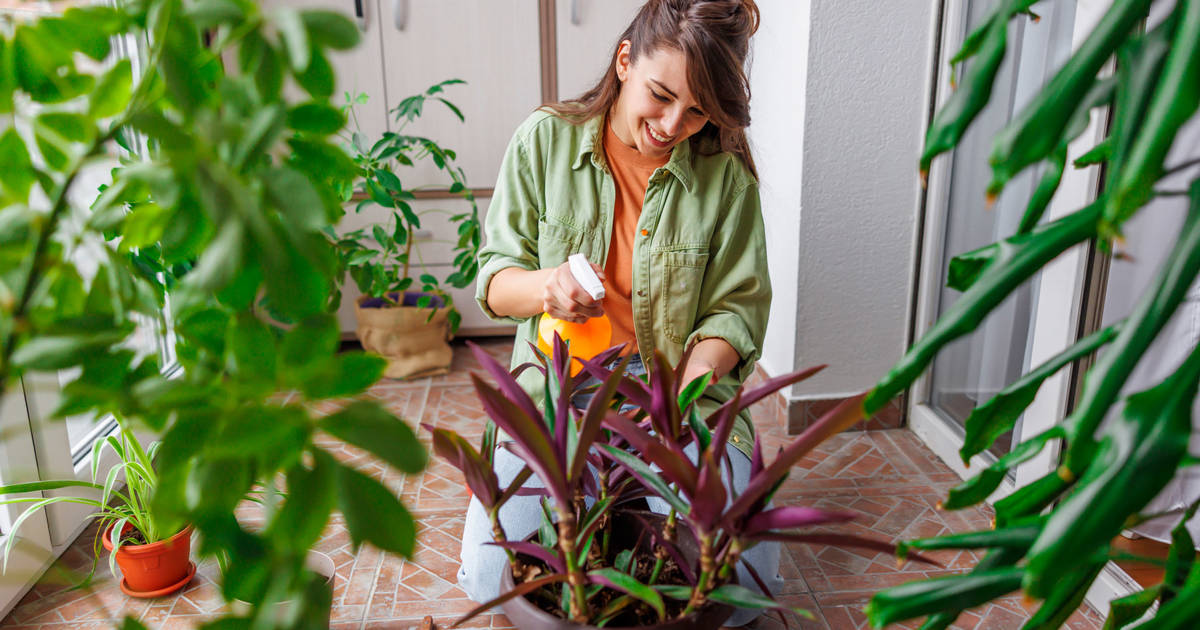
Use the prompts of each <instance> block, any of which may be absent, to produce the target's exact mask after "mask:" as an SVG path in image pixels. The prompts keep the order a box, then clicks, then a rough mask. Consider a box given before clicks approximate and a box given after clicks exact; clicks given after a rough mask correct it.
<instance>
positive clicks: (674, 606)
mask: <svg viewBox="0 0 1200 630" xmlns="http://www.w3.org/2000/svg"><path fill="white" fill-rule="evenodd" d="M472 349H473V350H474V351H475V356H476V357H477V359H478V360H479V362H480V364H481V365H482V366H483V367H484V368H485V369H486V370H487V371H488V373H489V374H490V375H491V377H492V378H493V379H494V380H495V382H496V383H497V385H495V386H493V385H491V384H489V383H488V382H486V381H485V380H484V379H483V378H481V377H480V376H479V375H472V380H473V381H474V385H475V389H476V391H477V392H478V395H479V398H480V400H481V401H482V403H483V407H484V409H485V410H486V411H487V413H488V415H489V417H490V418H491V420H492V421H493V423H494V426H489V429H488V430H487V431H486V432H485V434H484V436H483V441H482V445H481V449H479V450H476V449H475V448H474V447H473V446H472V445H471V444H470V443H468V442H467V441H466V440H465V439H463V438H462V437H461V436H459V435H457V434H455V433H453V432H452V431H448V430H445V429H436V428H433V427H429V426H426V427H425V428H426V429H427V430H428V431H430V432H431V433H432V435H433V448H434V451H435V453H436V454H437V455H438V456H440V457H442V458H443V459H445V460H447V461H448V462H450V463H451V464H452V465H453V466H455V467H456V468H458V469H459V470H461V471H462V472H463V475H464V477H465V479H466V483H467V485H468V486H469V487H470V488H471V491H472V492H473V493H474V495H475V496H476V497H478V499H479V500H480V502H481V504H482V505H483V506H484V508H485V509H486V510H487V512H488V514H489V516H490V517H491V519H492V523H493V537H494V538H495V541H496V542H495V543H494V544H496V545H499V546H501V547H503V548H504V549H506V550H507V552H508V557H509V564H508V566H506V567H505V569H504V574H503V575H502V576H501V584H502V587H501V588H502V590H504V589H507V591H506V592H504V593H503V594H502V595H501V596H500V597H499V598H497V599H495V600H492V601H489V602H486V603H483V604H482V605H480V606H479V607H478V608H476V609H475V610H474V611H472V612H471V613H469V614H468V615H467V616H465V617H464V618H463V619H461V620H459V623H462V622H463V621H465V620H466V619H469V618H470V617H472V616H474V615H476V614H478V613H480V612H483V611H485V610H487V609H489V608H491V607H492V606H496V605H500V606H503V608H504V611H505V613H506V614H507V615H508V616H509V618H510V619H511V620H512V621H513V622H514V623H516V624H517V625H518V627H522V628H549V627H561V624H563V623H565V622H564V620H566V621H569V622H571V623H572V624H584V625H590V626H614V627H627V626H655V627H659V626H662V627H671V628H716V627H718V626H720V625H721V623H722V622H723V621H724V620H725V619H726V618H728V616H729V615H730V614H731V613H732V611H733V609H732V607H734V606H736V607H742V608H758V609H773V610H775V611H776V612H779V613H781V615H780V616H781V618H782V612H783V611H785V610H789V609H788V608H787V607H786V606H783V605H782V604H780V603H778V602H776V601H775V600H774V599H772V598H771V597H769V596H765V595H763V594H761V593H766V592H769V589H768V588H767V587H766V585H765V583H764V582H763V580H762V579H761V577H760V576H759V575H758V574H757V573H756V572H755V571H754V568H753V567H752V566H751V565H749V564H747V563H743V562H742V559H743V554H744V553H745V552H746V551H748V550H749V549H751V548H752V547H754V546H755V545H758V544H761V543H765V542H773V541H791V542H807V543H815V544H834V545H844V546H859V547H866V548H870V549H875V550H888V551H894V550H895V547H894V546H893V545H891V544H890V543H888V542H885V541H878V540H871V539H867V538H862V537H858V536H854V535H845V534H838V533H831V532H828V531H814V530H812V528H814V527H819V526H822V525H827V524H832V523H837V522H842V521H845V520H848V519H850V518H853V514H850V513H843V512H829V511H824V510H819V509H815V508H811V507H804V506H782V507H774V506H772V505H771V497H772V495H773V494H774V493H775V491H776V490H777V489H778V488H779V487H780V485H781V484H782V482H783V481H784V479H785V477H786V476H787V473H788V470H789V469H790V468H791V466H792V465H793V464H794V463H795V462H797V461H798V460H799V459H800V458H802V457H803V456H804V455H805V454H807V453H808V452H810V451H811V450H812V449H813V447H815V446H817V445H818V444H820V443H821V442H822V441H823V440H824V439H826V438H827V437H829V436H831V435H833V434H835V433H837V432H839V431H841V430H842V429H845V428H846V427H848V426H850V425H852V424H853V423H855V422H857V421H858V420H859V419H861V417H862V415H861V413H862V412H861V403H862V397H861V396H860V397H855V398H852V399H850V400H847V401H846V402H845V403H843V404H842V405H840V406H838V407H837V408H835V409H833V410H832V411H830V412H829V413H828V414H826V415H825V416H824V417H822V418H821V419H820V420H819V421H818V422H816V423H815V424H813V426H811V427H810V428H809V429H807V430H806V431H805V432H804V433H803V434H801V435H799V436H797V437H796V438H795V439H794V440H793V441H792V442H791V443H790V444H788V445H787V447H785V448H784V449H783V450H781V451H780V452H779V453H778V455H777V456H776V457H775V459H774V461H771V462H768V461H767V460H766V458H765V457H764V454H763V446H762V443H761V441H759V440H757V439H756V441H755V444H754V450H753V457H752V458H751V463H750V477H749V481H748V485H747V486H746V487H745V488H744V489H743V490H742V491H741V492H740V493H738V492H735V490H734V488H733V486H732V484H731V482H730V480H729V479H726V478H725V476H723V475H722V474H721V473H722V469H723V468H724V467H725V466H727V465H728V461H727V456H726V444H727V441H728V440H729V437H730V433H731V431H732V428H733V423H734V419H735V418H736V417H737V416H738V414H739V413H740V412H741V411H743V410H744V409H746V408H747V407H748V406H750V405H752V404H753V403H755V402H757V401H758V400H760V399H762V398H763V397H765V396H767V395H769V394H770V393H771V392H774V391H776V390H778V389H779V388H781V387H785V386H787V385H790V384H792V383H795V382H798V381H800V380H803V379H804V378H807V377H809V376H811V375H812V374H815V373H816V372H818V371H819V370H820V369H821V368H820V367H817V368H811V369H808V370H804V371H800V372H795V373H793V374H787V375H784V376H780V377H777V378H773V379H770V380H769V381H767V382H766V383H764V384H763V385H761V386H759V387H757V388H755V389H752V390H748V391H739V393H738V394H737V395H735V396H734V398H733V399H731V400H730V401H729V402H727V403H725V404H724V405H722V406H721V407H720V408H718V409H717V410H716V411H715V412H714V413H713V414H712V415H710V416H708V417H706V418H704V417H701V416H700V413H699V411H698V409H697V406H696V403H697V401H698V400H699V398H700V397H701V394H702V393H703V391H704V387H705V384H706V383H707V382H708V378H709V375H706V376H704V377H700V378H698V379H696V380H695V381H693V382H691V383H688V384H687V385H686V386H683V387H680V385H681V382H680V379H681V372H680V371H679V370H678V369H672V368H671V366H670V365H669V363H667V361H666V359H665V358H664V357H662V356H661V355H658V356H656V357H655V362H654V369H653V370H652V371H651V372H650V376H649V379H648V381H642V380H639V379H637V378H632V377H629V376H626V375H625V374H624V364H625V361H628V359H626V360H625V361H622V362H620V363H618V364H617V365H616V366H615V367H613V368H612V369H609V368H608V367H605V366H607V365H611V362H612V361H613V360H614V359H615V358H616V355H617V353H618V352H619V348H613V349H610V350H608V351H605V352H604V353H602V354H601V355H599V356H597V357H595V358H594V359H592V360H590V361H582V363H583V365H584V370H585V371H586V372H587V374H590V375H591V376H594V377H595V378H597V379H599V380H600V381H601V384H600V385H599V386H598V388H597V390H596V392H595V395H594V396H593V397H592V399H591V401H590V403H589V404H588V406H587V408H586V410H584V411H579V410H576V409H574V407H573V406H572V405H571V403H570V401H571V399H572V396H573V395H574V394H575V393H576V392H578V391H582V390H583V389H585V388H583V387H582V384H583V383H585V382H586V376H587V375H586V374H581V375H579V376H572V375H571V370H570V361H571V360H572V359H569V358H568V355H567V352H566V350H567V349H566V345H565V343H564V342H563V341H562V340H561V339H556V340H555V345H554V347H553V358H548V357H546V356H545V355H540V356H541V364H540V365H538V364H531V365H525V366H521V367H519V368H517V369H516V370H514V371H513V373H510V372H508V371H507V370H505V369H504V368H503V367H502V366H501V365H500V364H498V363H497V362H496V361H495V360H494V359H492V358H491V357H490V356H489V355H487V354H486V353H485V352H483V351H482V350H480V349H478V348H476V347H474V346H472ZM575 360H578V359H575ZM685 363H686V357H685V358H684V360H683V361H681V362H680V364H681V365H683V364H685ZM525 369H538V370H541V371H543V372H544V373H545V375H546V377H547V378H546V385H545V401H546V404H545V410H544V411H541V410H539V409H538V407H537V405H535V404H534V402H533V400H532V399H531V398H530V397H529V395H528V394H526V392H525V391H524V390H522V389H521V387H520V386H519V385H518V384H517V381H516V378H515V376H514V374H518V373H520V372H521V371H523V370H525ZM623 405H632V406H633V408H634V411H632V412H621V413H619V412H617V411H614V409H620V408H622V406H623ZM498 430H503V431H504V433H506V434H507V436H508V438H507V439H508V440H509V441H508V442H506V444H505V446H504V447H505V448H509V449H510V450H511V451H512V452H513V453H514V454H516V455H517V456H518V457H520V458H521V459H523V460H524V461H525V462H526V468H525V470H524V472H522V473H521V474H520V475H517V477H516V478H515V479H514V480H513V481H512V483H511V484H509V485H508V486H507V487H504V488H502V487H500V485H499V483H498V482H497V477H496V475H495V473H494V472H493V470H492V462H493V460H494V456H495V453H496V449H497V448H499V447H500V445H499V440H498V437H497V436H498ZM689 447H692V448H691V450H690V453H689ZM531 475H536V476H537V477H538V478H539V479H540V480H541V482H542V484H543V487H544V489H545V490H544V492H545V495H546V496H545V499H544V500H543V501H542V505H543V512H544V519H543V525H542V526H541V528H540V529H539V530H538V531H537V532H535V534H534V535H533V536H531V537H530V538H528V539H526V540H509V539H508V538H507V536H506V533H505V532H504V528H503V526H502V523H501V522H500V520H499V508H500V506H502V505H503V504H504V503H505V502H506V501H508V500H510V499H511V498H512V497H513V496H516V495H517V494H518V492H521V487H522V486H523V484H524V483H525V481H526V480H527V479H528V478H529V477H530V476H531ZM525 492H528V490H525ZM645 498H657V499H661V500H662V501H664V502H665V503H666V505H667V506H669V508H668V509H667V511H666V513H665V514H654V513H650V512H647V511H646V510H645V509H644V507H639V506H644V505H646V503H645V502H640V501H638V500H639V499H645ZM917 559H920V560H923V561H924V560H925V559H924V558H920V557H917ZM739 563H741V565H742V566H745V567H747V572H748V573H749V575H750V577H751V579H752V580H753V581H754V582H756V583H757V585H758V586H759V591H754V590H751V589H749V588H747V585H744V584H738V583H736V581H735V575H736V573H735V572H736V569H737V568H738V567H739ZM791 610H796V612H797V613H799V614H801V615H804V614H806V613H805V611H802V610H797V609H791ZM785 623H786V621H785Z"/></svg>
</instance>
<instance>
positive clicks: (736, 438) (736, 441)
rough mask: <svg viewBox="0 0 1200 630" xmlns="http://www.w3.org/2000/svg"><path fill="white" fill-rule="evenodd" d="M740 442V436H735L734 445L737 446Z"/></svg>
mask: <svg viewBox="0 0 1200 630" xmlns="http://www.w3.org/2000/svg"><path fill="white" fill-rule="evenodd" d="M738 442H741V440H739V439H738V436H736V435H735V436H733V443H734V444H737V443H738Z"/></svg>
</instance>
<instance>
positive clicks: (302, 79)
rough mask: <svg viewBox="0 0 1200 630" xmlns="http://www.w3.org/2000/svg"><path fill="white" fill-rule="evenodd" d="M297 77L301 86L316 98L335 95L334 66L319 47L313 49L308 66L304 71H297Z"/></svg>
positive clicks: (322, 98) (321, 98)
mask: <svg viewBox="0 0 1200 630" xmlns="http://www.w3.org/2000/svg"><path fill="white" fill-rule="evenodd" d="M295 77H296V82H297V83H299V84H300V87H303V88H304V90H305V91H306V92H308V93H309V94H310V95H311V96H312V97H313V98H315V99H318V100H326V99H328V98H329V97H330V96H332V95H333V86H334V77H333V68H332V67H331V66H330V65H329V60H328V59H326V58H325V55H324V54H322V53H321V51H320V50H319V49H318V50H314V51H312V59H311V60H310V61H309V63H308V67H307V68H306V69H305V70H304V71H303V72H299V73H296V74H295Z"/></svg>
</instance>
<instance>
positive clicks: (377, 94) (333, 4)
mask: <svg viewBox="0 0 1200 630" xmlns="http://www.w3.org/2000/svg"><path fill="white" fill-rule="evenodd" d="M385 1H386V0H385ZM259 3H260V5H261V6H262V8H263V11H264V12H269V11H270V10H271V9H273V8H276V7H289V8H292V9H326V10H329V11H336V12H338V13H341V14H343V15H346V16H347V17H349V18H351V19H354V20H356V22H357V23H358V24H359V30H360V31H361V35H362V41H361V42H359V44H358V46H356V47H355V48H353V49H351V50H331V51H329V52H328V54H329V64H330V65H331V66H333V71H334V75H335V76H336V77H337V87H336V89H335V90H334V92H333V98H332V99H330V100H331V101H332V102H333V104H334V105H338V106H341V105H343V104H345V102H346V96H345V94H346V93H349V94H350V97H351V98H354V97H356V96H357V95H358V94H359V93H363V94H366V95H367V103H366V104H365V105H356V106H355V108H354V118H352V119H351V121H350V124H349V126H348V129H349V130H350V131H353V130H354V129H355V119H357V121H358V128H359V129H360V130H361V131H362V132H363V133H364V134H366V135H367V137H368V138H371V139H372V140H377V139H378V138H379V137H380V136H381V135H383V132H385V131H387V130H388V115H387V100H386V98H385V97H384V89H383V59H382V57H381V56H380V54H379V53H380V50H379V38H380V33H381V32H382V25H383V21H382V20H381V19H380V15H379V0H361V1H360V2H356V1H355V0H260V2H259ZM356 6H360V7H361V8H362V17H361V18H357V16H356V15H355V11H356ZM288 90H289V94H291V95H292V96H294V97H297V98H299V97H301V92H302V91H301V90H300V88H298V87H297V86H296V85H294V83H289V86H288Z"/></svg>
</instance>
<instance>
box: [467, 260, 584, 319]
mask: <svg viewBox="0 0 1200 630" xmlns="http://www.w3.org/2000/svg"><path fill="white" fill-rule="evenodd" d="M592 269H595V270H596V275H597V276H599V277H600V281H601V282H604V281H605V279H606V278H605V277H604V270H603V269H601V268H600V267H599V266H597V265H595V264H593V265H592ZM487 305H488V308H490V309H492V312H494V313H496V314H497V315H502V316H504V317H513V318H516V319H524V318H526V317H533V316H534V315H538V314H541V313H548V314H549V315H550V316H551V317H553V318H555V319H561V320H566V321H570V322H576V323H582V322H584V321H586V320H587V319H588V318H590V317H599V316H600V315H603V314H604V308H603V307H602V306H601V305H600V302H598V301H597V300H594V299H592V296H591V295H589V294H588V292H587V291H585V290H584V289H583V287H581V286H579V283H578V282H577V281H576V280H575V276H573V275H571V268H570V265H569V264H568V263H563V264H561V265H559V266H557V267H554V268H551V269H537V270H534V271H529V270H526V269H521V268H520V267H509V268H507V269H502V270H500V271H497V272H496V275H494V276H492V279H491V282H490V284H489V285H488V290H487Z"/></svg>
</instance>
